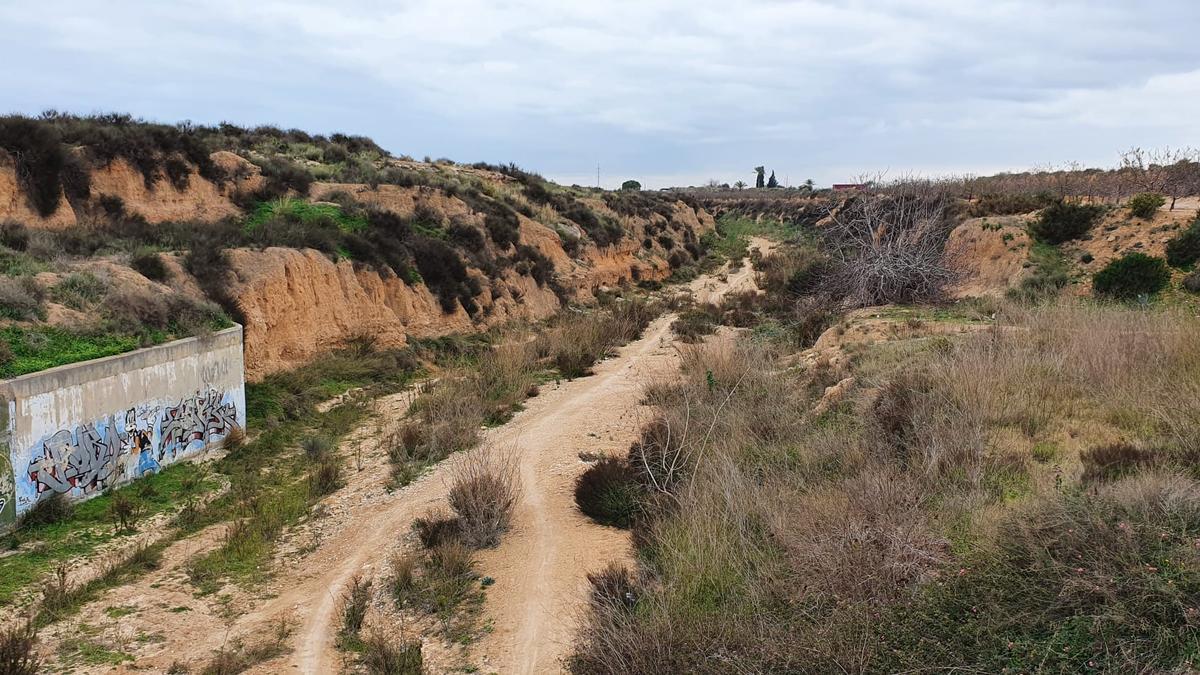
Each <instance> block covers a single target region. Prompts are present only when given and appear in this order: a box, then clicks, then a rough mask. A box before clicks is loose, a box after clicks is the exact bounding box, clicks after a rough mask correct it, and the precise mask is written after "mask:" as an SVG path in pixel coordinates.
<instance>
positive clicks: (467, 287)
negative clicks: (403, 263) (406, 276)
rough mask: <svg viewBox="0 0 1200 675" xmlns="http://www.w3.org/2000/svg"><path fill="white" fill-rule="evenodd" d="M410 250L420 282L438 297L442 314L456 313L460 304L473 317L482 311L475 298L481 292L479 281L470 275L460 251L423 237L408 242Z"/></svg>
mask: <svg viewBox="0 0 1200 675" xmlns="http://www.w3.org/2000/svg"><path fill="white" fill-rule="evenodd" d="M408 248H409V250H411V251H412V258H413V260H414V261H415V262H416V265H417V269H418V270H419V271H420V272H421V278H422V279H424V281H425V284H426V285H427V286H429V288H430V289H431V290H433V292H434V293H436V294H437V296H438V302H439V303H440V304H441V307H442V311H443V312H452V311H454V309H455V307H456V305H458V304H461V305H462V307H463V309H465V310H466V311H467V314H469V315H471V316H474V315H475V313H476V312H477V311H479V307H478V305H476V304H475V296H476V295H479V293H480V292H481V290H482V288H481V287H480V285H479V281H478V280H477V279H476V278H475V277H473V276H471V275H470V274H468V273H467V267H466V265H464V264H463V261H462V258H461V257H460V256H459V255H458V252H457V251H455V250H454V249H453V248H452V247H451V246H450V245H449V244H447V243H446V242H444V241H441V240H440V239H433V238H430V237H426V236H424V235H417V236H414V237H413V238H412V239H411V240H409V241H408Z"/></svg>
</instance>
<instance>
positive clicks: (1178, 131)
mask: <svg viewBox="0 0 1200 675" xmlns="http://www.w3.org/2000/svg"><path fill="white" fill-rule="evenodd" d="M1198 19H1200V5H1197V4H1196V3H1193V2H1189V1H1188V0H1151V1H1150V2H1143V3H1139V4H1138V5H1137V6H1135V5H1134V4H1133V3H1128V2H1124V1H1123V0H1088V1H1085V0H1061V1H1059V2H1053V3H1048V2H1044V1H1042V0H991V1H987V2H984V1H971V2H968V1H963V0H958V1H952V0H872V1H868V0H838V1H834V0H830V1H816V0H800V1H796V2H791V1H781V0H759V1H755V2H744V3H729V2H727V1H720V2H718V1H716V0H690V1H687V2H685V1H684V0H642V1H640V2H629V1H626V0H615V1H613V2H606V3H564V2H556V1H552V0H507V1H505V2H493V1H484V0H459V1H458V2H455V3H450V4H447V3H441V2H434V0H407V1H405V2H387V1H383V0H345V1H344V2H341V3H337V4H330V3H328V2H323V1H322V2H318V1H316V0H288V1H283V0H263V1H260V2H250V1H246V0H212V1H207V2H200V1H199V0H183V1H180V2H172V3H160V2H152V1H151V0H132V1H121V0H113V1H112V2H108V3H93V2H83V1H82V0H43V1H42V2H38V3H9V4H8V5H5V6H2V7H0V25H3V26H4V27H5V28H6V29H7V30H6V31H5V32H6V36H7V37H8V39H7V40H6V42H5V43H4V44H3V45H0V57H3V58H4V59H5V60H6V62H7V63H9V64H10V67H9V68H6V69H5V71H4V72H3V73H0V86H3V87H4V89H5V91H6V92H7V93H8V94H9V97H8V100H9V101H10V105H12V106H14V107H15V108H17V109H19V110H23V111H25V112H36V111H37V110H38V109H39V108H41V107H57V108H60V109H68V110H78V111H83V112H87V111H91V110H97V109H119V110H128V111H130V112H132V113H134V114H137V115H141V116H146V117H151V118H158V119H176V118H182V117H186V118H191V119H194V120H197V121H218V120H221V119H229V120H232V121H236V122H242V123H257V122H276V123H280V124H283V125H285V126H304V127H306V128H309V129H311V130H314V131H332V130H338V129H345V130H347V131H352V132H356V133H365V134H369V135H372V136H374V137H376V138H377V139H378V140H380V142H382V143H383V144H384V145H385V146H387V147H389V148H390V149H392V150H393V151H395V152H397V153H402V152H407V153H410V154H414V155H417V156H420V155H424V154H430V155H434V156H451V157H455V158H458V159H463V160H472V159H477V158H486V159H491V160H505V161H508V160H512V161H517V162H519V163H521V164H523V165H525V166H529V167H531V168H536V169H540V170H542V171H543V172H545V173H547V174H548V175H551V176H563V177H569V176H586V175H587V174H588V172H589V171H593V172H594V166H595V165H596V164H597V163H600V164H602V165H604V166H611V167H612V170H613V171H614V172H615V173H616V172H619V175H621V176H626V175H628V176H633V177H637V175H638V174H640V175H642V176H646V177H651V178H650V180H649V181H648V180H643V181H642V182H643V183H644V184H648V185H654V184H655V182H656V181H658V180H680V181H683V180H684V179H685V178H688V177H692V180H690V181H686V182H693V183H701V182H704V180H707V178H710V177H712V178H722V179H729V178H732V179H733V180H736V178H733V177H734V176H737V177H741V176H740V173H739V172H741V171H742V167H743V166H754V165H756V164H760V163H763V162H766V163H767V164H768V165H769V166H772V167H778V170H779V173H780V174H784V173H788V174H791V175H801V174H803V175H805V177H807V176H809V175H811V176H813V177H814V178H816V179H818V181H822V182H828V181H832V180H842V179H844V177H845V172H846V171H847V170H848V169H847V168H846V167H861V170H860V171H858V172H856V173H861V172H863V171H874V170H878V169H882V168H887V167H892V168H893V169H895V168H899V167H946V170H955V168H956V167H961V168H964V169H965V168H969V167H980V166H999V167H1009V168H1014V169H1019V168H1024V167H1027V166H1029V165H1032V164H1040V163H1044V162H1048V161H1056V160H1060V159H1062V158H1066V157H1071V158H1077V159H1080V160H1082V161H1087V162H1098V161H1102V160H1105V159H1106V158H1111V157H1113V156H1114V153H1115V152H1116V151H1117V150H1119V149H1120V148H1123V147H1127V146H1129V145H1135V144H1136V145H1148V144H1153V143H1171V144H1172V145H1184V144H1193V145H1195V144H1200V139H1197V138H1196V137H1195V134H1196V131H1194V129H1195V126H1194V124H1192V123H1191V118H1192V117H1194V115H1193V114H1192V113H1194V111H1195V110H1197V109H1200V84H1198V82H1200V75H1198V74H1197V73H1200V45H1198V44H1197V41H1195V40H1194V39H1193V38H1194V35H1193V33H1194V29H1193V27H1194V26H1195V25H1197V20H1198ZM17 64H20V65H17ZM1107 161H1111V160H1110V159H1109V160H1107ZM654 177H657V178H654ZM619 182H620V179H619V178H617V177H615V176H614V178H613V183H614V184H615V183H619ZM655 186H657V185H655Z"/></svg>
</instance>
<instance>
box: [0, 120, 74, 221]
mask: <svg viewBox="0 0 1200 675" xmlns="http://www.w3.org/2000/svg"><path fill="white" fill-rule="evenodd" d="M0 148H3V149H4V150H7V151H8V152H9V153H10V154H11V155H12V156H13V158H14V159H15V160H16V170H17V180H18V181H19V182H20V185H21V188H22V189H23V190H24V191H25V196H26V197H27V198H28V199H29V203H30V204H31V205H32V206H33V209H34V211H37V213H38V215H40V216H42V217H43V218H46V217H49V216H52V215H54V212H55V211H57V210H58V203H59V200H60V198H61V195H62V171H63V167H64V166H65V165H66V163H67V153H66V151H65V150H64V149H63V146H62V141H61V139H60V138H59V135H58V133H57V132H56V131H55V130H54V129H53V128H52V127H50V126H48V125H46V124H43V123H41V122H38V121H36V120H31V119H29V118H26V117H20V116H8V117H0Z"/></svg>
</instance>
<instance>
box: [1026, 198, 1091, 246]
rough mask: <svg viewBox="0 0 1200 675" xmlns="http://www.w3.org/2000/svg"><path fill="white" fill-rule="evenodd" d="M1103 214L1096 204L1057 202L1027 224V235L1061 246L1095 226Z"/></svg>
mask: <svg viewBox="0 0 1200 675" xmlns="http://www.w3.org/2000/svg"><path fill="white" fill-rule="evenodd" d="M1103 213H1104V207H1103V206H1100V205H1097V204H1071V203H1069V202H1065V201H1059V202H1055V203H1053V204H1051V205H1050V206H1047V207H1046V208H1044V209H1042V212H1041V213H1040V214H1038V217H1037V220H1035V221H1033V222H1032V223H1030V224H1029V234H1030V236H1032V237H1033V238H1034V239H1036V240H1038V241H1041V242H1045V243H1047V244H1061V243H1063V242H1066V241H1071V240H1072V239H1079V238H1080V237H1082V236H1083V235H1084V234H1086V233H1087V231H1088V230H1090V229H1091V228H1092V226H1093V225H1095V224H1096V221H1097V220H1099V219H1100V216H1101V215H1102V214H1103Z"/></svg>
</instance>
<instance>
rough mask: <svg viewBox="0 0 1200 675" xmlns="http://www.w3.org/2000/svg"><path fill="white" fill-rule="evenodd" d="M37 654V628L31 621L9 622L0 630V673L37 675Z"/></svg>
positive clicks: (39, 668) (38, 664)
mask: <svg viewBox="0 0 1200 675" xmlns="http://www.w3.org/2000/svg"><path fill="white" fill-rule="evenodd" d="M41 663H42V661H41V658H40V657H39V656H38V653H37V628H36V627H35V626H34V624H33V621H31V620H28V619H27V620H25V621H16V620H13V621H10V622H8V625H7V626H5V627H4V628H2V629H0V673H5V675H37V673H38V672H40V671H41Z"/></svg>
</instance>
